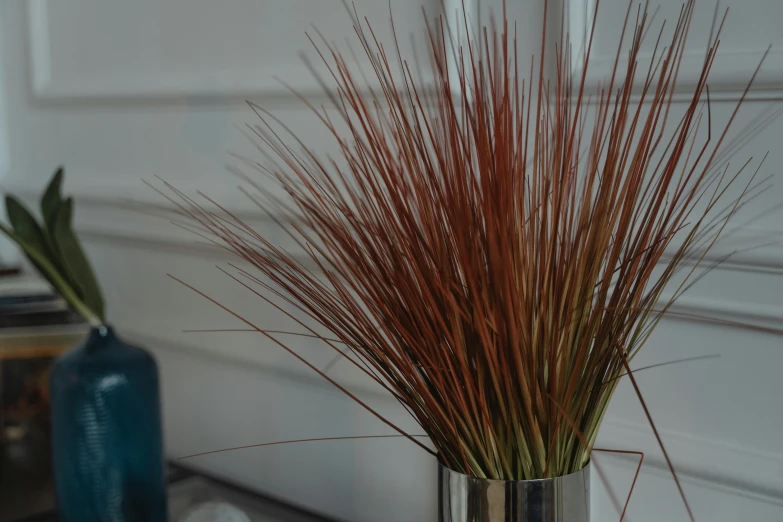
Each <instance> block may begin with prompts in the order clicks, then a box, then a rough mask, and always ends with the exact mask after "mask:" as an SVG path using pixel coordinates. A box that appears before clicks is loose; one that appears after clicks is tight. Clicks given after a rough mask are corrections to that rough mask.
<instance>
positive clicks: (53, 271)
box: [0, 223, 103, 326]
mask: <svg viewBox="0 0 783 522" xmlns="http://www.w3.org/2000/svg"><path fill="white" fill-rule="evenodd" d="M0 232H2V233H3V234H5V235H6V236H8V238H9V239H11V240H12V241H14V242H16V244H17V245H19V247H20V248H21V249H22V250H23V251H24V253H25V254H26V255H27V257H28V258H30V260H31V261H32V262H33V264H35V266H36V268H37V269H38V271H39V272H40V273H41V275H43V276H44V277H45V278H46V279H47V280H48V281H49V282H50V283H51V285H52V287H54V289H55V290H56V291H57V293H59V294H60V295H61V296H62V297H63V298H64V299H65V300H66V301H67V302H68V303H69V304H70V305H71V307H73V309H74V310H76V312H77V313H79V314H81V315H82V317H84V318H85V319H86V320H87V321H88V322H89V323H90V324H91V325H93V326H100V325H101V324H103V318H102V317H98V316H97V315H96V314H95V313H93V311H92V310H90V309H89V308H87V307H86V306H85V304H84V303H83V302H82V300H81V299H80V298H79V296H78V295H77V294H76V291H75V290H74V289H73V287H72V286H71V285H70V283H69V282H68V281H67V280H66V279H65V278H63V274H61V273H60V271H59V270H58V269H57V268H56V267H55V266H54V265H53V264H52V263H51V261H50V260H49V259H48V258H47V256H46V255H45V254H43V253H42V252H41V251H40V250H38V249H37V248H35V247H33V246H32V245H31V244H29V243H28V242H27V241H25V240H24V239H23V238H22V237H21V236H19V235H18V234H16V232H14V231H13V230H11V229H10V228H8V227H6V226H5V225H3V224H2V223H0Z"/></svg>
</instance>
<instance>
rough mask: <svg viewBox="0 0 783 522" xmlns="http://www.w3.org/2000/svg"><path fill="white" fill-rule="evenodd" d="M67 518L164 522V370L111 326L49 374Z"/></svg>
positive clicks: (57, 471)
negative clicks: (160, 381)
mask: <svg viewBox="0 0 783 522" xmlns="http://www.w3.org/2000/svg"><path fill="white" fill-rule="evenodd" d="M50 392H51V398H52V440H53V449H54V455H53V457H54V477H55V487H56V490H57V506H58V510H59V514H60V520H61V521H62V522H98V521H100V522H165V521H166V519H167V514H166V512H167V510H166V479H165V468H164V466H165V463H164V460H163V442H162V437H161V413H160V391H159V384H158V368H157V364H156V363H155V360H154V359H153V358H152V356H151V355H150V354H149V353H147V352H146V351H145V350H143V349H141V348H138V347H135V346H131V345H129V344H126V343H124V342H122V341H121V340H120V339H118V338H117V337H116V336H115V335H114V331H113V330H112V329H111V328H110V327H106V326H104V327H100V328H94V329H93V330H92V331H91V332H90V335H89V337H88V338H87V341H86V342H85V343H84V344H83V345H81V346H78V347H76V348H74V349H72V350H70V351H69V352H67V353H65V354H63V355H61V356H60V357H59V358H58V359H57V360H56V361H55V363H54V365H53V367H52V370H51V376H50Z"/></svg>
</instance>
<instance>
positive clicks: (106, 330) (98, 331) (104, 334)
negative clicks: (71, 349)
mask: <svg viewBox="0 0 783 522" xmlns="http://www.w3.org/2000/svg"><path fill="white" fill-rule="evenodd" d="M116 339H117V337H116V336H115V335H114V328H112V327H111V326H109V325H101V326H96V327H95V328H92V329H91V330H90V335H89V336H88V337H87V343H86V348H87V351H88V352H95V351H97V350H101V349H105V348H106V347H107V346H109V345H110V344H113V343H114V341H115V340H116Z"/></svg>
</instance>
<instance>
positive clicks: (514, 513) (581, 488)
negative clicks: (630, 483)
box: [438, 464, 590, 522]
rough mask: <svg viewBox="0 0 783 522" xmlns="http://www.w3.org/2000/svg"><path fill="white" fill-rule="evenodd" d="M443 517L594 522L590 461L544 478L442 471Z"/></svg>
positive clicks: (466, 521)
mask: <svg viewBox="0 0 783 522" xmlns="http://www.w3.org/2000/svg"><path fill="white" fill-rule="evenodd" d="M438 511H439V515H438V520H439V522H589V520H590V465H589V464H588V465H587V466H586V467H585V468H584V469H582V470H581V471H578V472H576V473H572V474H571V475H566V476H564V477H558V478H551V479H543V480H518V481H511V480H487V479H478V478H474V477H469V476H467V475H463V474H461V473H455V472H453V471H451V470H449V469H448V468H446V467H444V466H439V470H438Z"/></svg>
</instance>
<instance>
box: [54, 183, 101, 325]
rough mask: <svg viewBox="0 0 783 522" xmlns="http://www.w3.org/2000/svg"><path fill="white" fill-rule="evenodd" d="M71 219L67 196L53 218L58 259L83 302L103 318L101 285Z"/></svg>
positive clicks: (71, 210) (71, 212)
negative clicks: (74, 284) (75, 232)
mask: <svg viewBox="0 0 783 522" xmlns="http://www.w3.org/2000/svg"><path fill="white" fill-rule="evenodd" d="M72 220H73V199H71V198H68V199H66V200H65V202H63V203H62V204H61V205H60V209H59V211H58V212H57V216H56V217H55V219H54V227H53V229H52V231H51V232H52V237H53V238H54V241H55V243H56V245H57V249H58V251H59V254H60V261H61V262H62V263H63V265H64V266H65V269H66V271H67V273H68V276H69V278H70V279H71V280H72V281H74V282H75V283H76V285H77V286H78V288H79V290H80V291H81V292H80V294H81V297H82V300H83V301H84V304H85V305H86V306H87V307H88V308H89V309H90V310H92V311H93V312H94V313H95V315H97V316H98V317H100V318H101V320H103V317H104V316H103V312H104V302H103V295H102V294H101V287H100V285H99V284H98V280H97V279H96V278H95V273H94V272H93V270H92V267H91V266H90V262H89V261H88V260H87V256H86V255H85V254H84V250H83V249H82V247H81V245H80V244H79V240H78V238H77V237H76V234H74V232H73V228H72V225H71V222H72Z"/></svg>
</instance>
